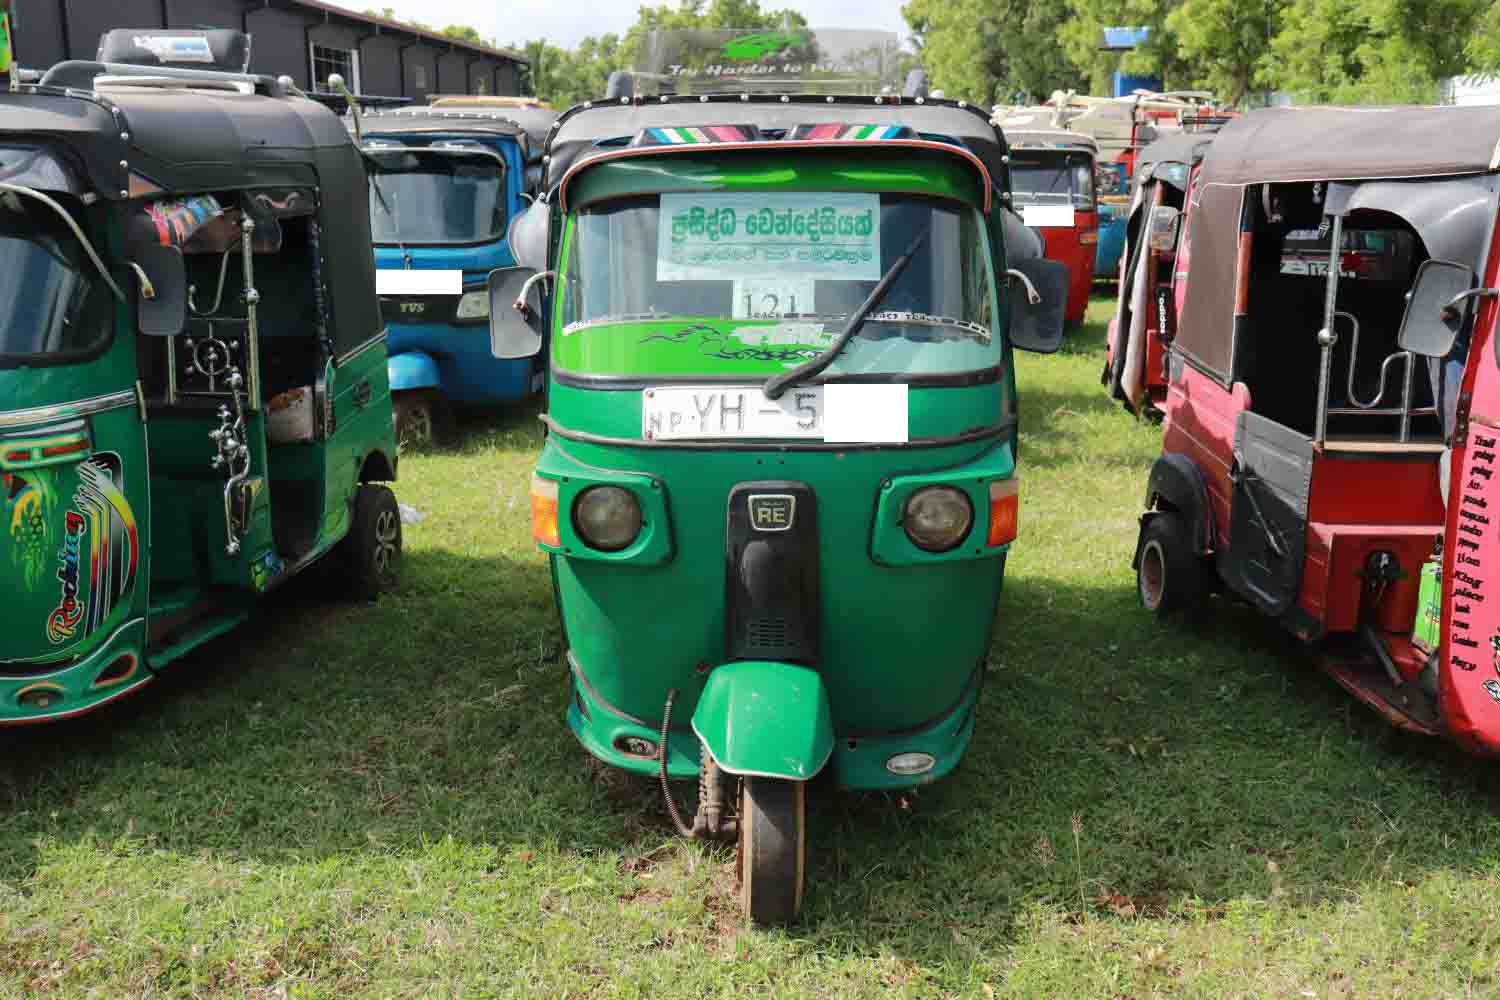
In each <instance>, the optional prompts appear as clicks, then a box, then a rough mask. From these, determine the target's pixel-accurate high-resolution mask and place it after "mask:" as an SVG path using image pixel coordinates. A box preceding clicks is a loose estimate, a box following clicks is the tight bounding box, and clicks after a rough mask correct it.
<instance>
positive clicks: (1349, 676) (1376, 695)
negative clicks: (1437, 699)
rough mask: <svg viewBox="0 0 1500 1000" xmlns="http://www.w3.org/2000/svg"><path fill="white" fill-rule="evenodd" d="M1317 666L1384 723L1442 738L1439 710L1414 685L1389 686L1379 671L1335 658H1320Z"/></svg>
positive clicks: (1385, 677) (1332, 656) (1373, 667)
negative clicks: (1383, 720)
mask: <svg viewBox="0 0 1500 1000" xmlns="http://www.w3.org/2000/svg"><path fill="white" fill-rule="evenodd" d="M1318 666H1319V668H1320V669H1322V671H1323V672H1324V673H1326V674H1327V675H1328V676H1329V677H1332V678H1333V679H1334V681H1336V682H1337V683H1338V685H1339V686H1340V687H1342V688H1343V689H1344V690H1346V691H1348V692H1349V693H1350V694H1352V695H1354V697H1356V698H1358V699H1359V700H1360V701H1361V702H1363V703H1364V704H1365V705H1367V706H1368V707H1370V708H1372V709H1374V710H1375V712H1376V713H1378V714H1379V715H1380V716H1381V717H1382V718H1383V719H1385V720H1386V721H1387V722H1389V723H1390V724H1391V725H1393V726H1395V727H1396V728H1397V729H1404V730H1406V731H1407V732H1410V733H1419V734H1421V735H1423V736H1441V735H1442V734H1443V732H1444V730H1445V727H1444V725H1443V720H1442V716H1441V715H1440V714H1439V709H1438V706H1437V705H1436V704H1435V703H1434V702H1433V701H1432V700H1431V699H1430V698H1428V696H1427V694H1426V693H1425V692H1423V691H1422V689H1421V687H1420V686H1419V685H1417V684H1415V683H1408V684H1403V685H1401V686H1400V687H1397V686H1396V685H1394V684H1392V683H1391V680H1390V678H1389V677H1387V676H1386V675H1385V672H1384V671H1383V670H1381V669H1380V668H1379V667H1377V666H1374V665H1371V664H1362V663H1357V662H1354V661H1352V660H1348V659H1345V658H1343V657H1339V656H1334V655H1324V656H1321V657H1319V659H1318Z"/></svg>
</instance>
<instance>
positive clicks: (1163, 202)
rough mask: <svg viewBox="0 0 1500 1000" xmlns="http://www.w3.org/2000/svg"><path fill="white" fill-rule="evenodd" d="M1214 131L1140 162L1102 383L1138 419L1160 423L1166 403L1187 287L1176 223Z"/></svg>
mask: <svg viewBox="0 0 1500 1000" xmlns="http://www.w3.org/2000/svg"><path fill="white" fill-rule="evenodd" d="M1211 142H1213V133H1211V132H1173V133H1171V134H1169V135H1168V136H1167V137H1166V138H1163V139H1158V140H1157V141H1156V142H1153V143H1152V144H1151V145H1149V146H1147V147H1146V148H1145V149H1143V150H1141V152H1140V155H1139V157H1138V161H1137V162H1138V169H1137V171H1136V175H1135V178H1134V180H1133V181H1132V183H1131V198H1130V212H1129V215H1128V216H1127V221H1126V228H1125V250H1124V253H1123V255H1122V256H1121V261H1120V282H1119V288H1118V291H1117V292H1116V300H1115V314H1114V316H1113V317H1112V318H1111V319H1110V321H1109V341H1108V344H1109V346H1108V353H1107V354H1106V358H1105V363H1104V372H1103V374H1102V375H1101V376H1100V381H1101V382H1103V384H1104V386H1105V388H1106V389H1107V390H1108V391H1109V394H1110V396H1112V397H1113V398H1115V399H1118V400H1120V401H1121V403H1123V404H1124V406H1125V408H1126V409H1127V410H1129V411H1130V412H1131V413H1134V414H1136V415H1137V416H1143V415H1145V416H1152V417H1159V416H1160V414H1161V410H1162V407H1163V406H1164V405H1165V403H1166V398H1167V371H1166V366H1165V363H1164V362H1165V358H1166V351H1167V346H1168V345H1169V344H1170V343H1171V341H1172V335H1173V332H1174V330H1175V329H1176V317H1177V315H1178V314H1179V312H1180V311H1181V309H1182V294H1183V291H1184V290H1185V289H1186V287H1187V273H1188V259H1189V256H1190V253H1191V251H1190V247H1189V240H1188V234H1187V232H1186V231H1183V232H1182V234H1181V236H1180V237H1179V235H1178V228H1179V226H1178V219H1179V217H1180V216H1181V214H1182V210H1183V208H1184V207H1185V206H1186V205H1187V204H1188V202H1189V201H1190V200H1191V197H1192V190H1193V181H1194V179H1195V178H1196V176H1197V171H1198V167H1199V164H1200V163H1201V162H1202V160H1203V154H1204V153H1205V152H1206V151H1207V149H1208V147H1209V144H1210V143H1211Z"/></svg>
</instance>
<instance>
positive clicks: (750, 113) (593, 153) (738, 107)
mask: <svg viewBox="0 0 1500 1000" xmlns="http://www.w3.org/2000/svg"><path fill="white" fill-rule="evenodd" d="M824 123H827V124H841V125H906V126H909V127H911V128H912V129H914V130H915V131H917V132H918V133H923V134H924V136H925V137H929V138H930V137H932V136H941V137H942V138H944V139H946V140H951V142H953V143H958V144H960V145H962V146H964V147H965V148H967V149H968V150H969V152H971V153H973V154H974V155H975V156H976V157H978V159H979V161H980V162H981V163H982V164H983V165H984V167H985V169H987V170H988V171H989V172H990V175H991V176H992V177H999V176H1002V175H1003V170H1004V160H1003V159H1002V157H1004V155H1005V152H1006V146H1005V139H1004V138H1003V137H1002V135H1001V134H1000V130H999V129H997V128H995V126H993V125H991V124H990V120H989V116H988V115H987V114H985V112H984V111H982V110H981V109H979V108H977V107H975V106H973V105H972V104H969V103H967V102H965V101H950V100H942V99H934V98H925V99H922V100H921V101H920V102H919V101H918V100H912V99H903V98H897V97H891V96H881V97H836V96H821V95H812V94H774V95H764V94H762V95H751V94H711V95H699V96H678V97H671V96H663V97H653V98H649V99H622V100H621V101H619V102H611V103H608V104H606V103H603V102H590V103H588V104H582V105H579V106H577V107H574V108H571V109H570V110H568V111H566V112H564V113H563V115H562V117H560V118H559V119H558V120H557V123H556V124H555V125H554V126H553V133H552V138H551V140H550V141H549V143H548V146H547V181H546V187H547V189H548V190H551V189H552V188H554V187H556V186H557V185H558V184H559V183H560V182H561V181H562V179H563V177H564V176H566V175H567V173H568V172H569V170H571V169H572V168H573V167H575V166H577V165H581V164H583V163H585V162H587V161H589V160H591V159H594V158H596V157H600V156H605V155H608V154H611V153H616V154H617V153H619V152H620V147H619V146H618V145H614V144H611V145H603V144H602V143H605V142H607V141H609V140H619V139H621V138H625V139H629V138H630V137H633V136H635V135H636V134H637V133H639V132H640V131H641V130H642V129H645V128H648V127H665V128H691V127H695V126H696V127H704V126H711V125H755V126H757V127H758V128H760V129H761V130H763V131H770V130H776V131H780V130H790V129H793V128H796V127H797V126H798V125H807V124H824Z"/></svg>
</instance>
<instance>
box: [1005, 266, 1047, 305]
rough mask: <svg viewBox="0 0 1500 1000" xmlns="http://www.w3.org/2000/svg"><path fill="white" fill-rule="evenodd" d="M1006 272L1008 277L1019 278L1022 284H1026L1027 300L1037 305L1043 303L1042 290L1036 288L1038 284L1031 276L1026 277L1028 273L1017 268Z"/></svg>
mask: <svg viewBox="0 0 1500 1000" xmlns="http://www.w3.org/2000/svg"><path fill="white" fill-rule="evenodd" d="M1005 274H1006V277H1010V278H1017V279H1019V280H1020V282H1021V284H1023V285H1025V286H1026V301H1027V302H1030V303H1031V304H1032V305H1034V306H1035V305H1041V302H1042V295H1041V293H1040V292H1038V291H1037V290H1036V286H1035V285H1033V284H1032V283H1031V279H1030V278H1028V277H1026V275H1024V274H1022V273H1021V272H1020V271H1017V270H1016V269H1015V268H1011V269H1009V270H1008V271H1006V272H1005Z"/></svg>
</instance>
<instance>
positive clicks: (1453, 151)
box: [1202, 105, 1500, 185]
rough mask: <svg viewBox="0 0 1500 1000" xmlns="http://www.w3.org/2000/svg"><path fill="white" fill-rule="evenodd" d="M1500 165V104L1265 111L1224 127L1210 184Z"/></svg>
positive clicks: (1373, 176) (1206, 168)
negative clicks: (1499, 105)
mask: <svg viewBox="0 0 1500 1000" xmlns="http://www.w3.org/2000/svg"><path fill="white" fill-rule="evenodd" d="M1497 168H1500V107H1495V106H1483V105H1465V106H1457V105H1449V106H1431V107H1380V108H1342V107H1288V108H1264V109H1261V110H1257V111H1251V112H1249V113H1248V114H1246V115H1243V116H1241V117H1239V118H1236V119H1233V120H1232V121H1230V122H1228V123H1226V124H1225V125H1224V127H1223V128H1222V129H1220V130H1219V132H1218V133H1217V135H1216V136H1215V137H1214V141H1213V148H1212V150H1211V151H1210V152H1209V154H1208V155H1207V156H1206V157H1205V158H1204V161H1203V173H1202V179H1203V182H1204V183H1205V184H1232V185H1243V184H1257V183H1290V182H1296V181H1331V180H1380V179H1398V178H1411V177H1448V176H1454V175H1460V174H1480V173H1487V172H1490V171H1493V170H1495V169H1497Z"/></svg>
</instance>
